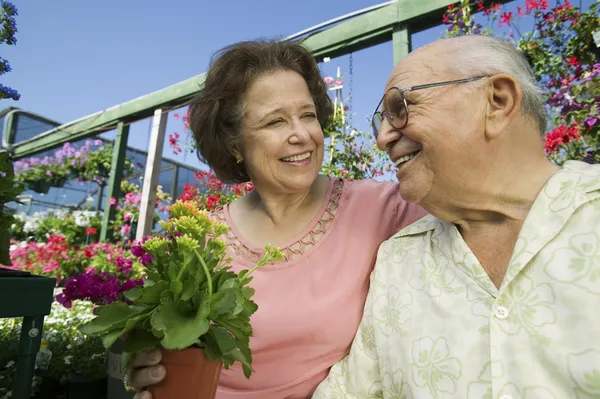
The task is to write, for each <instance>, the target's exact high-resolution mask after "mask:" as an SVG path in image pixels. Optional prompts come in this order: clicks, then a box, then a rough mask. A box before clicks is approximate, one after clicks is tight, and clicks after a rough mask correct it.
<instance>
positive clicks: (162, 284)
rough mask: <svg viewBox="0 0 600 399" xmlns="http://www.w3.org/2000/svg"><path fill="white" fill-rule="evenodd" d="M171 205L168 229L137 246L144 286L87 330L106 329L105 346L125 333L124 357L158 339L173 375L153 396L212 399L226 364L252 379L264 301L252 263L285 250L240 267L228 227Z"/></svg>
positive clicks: (100, 313)
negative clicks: (232, 263)
mask: <svg viewBox="0 0 600 399" xmlns="http://www.w3.org/2000/svg"><path fill="white" fill-rule="evenodd" d="M169 211H170V218H169V219H168V220H167V221H166V222H165V221H161V225H162V227H163V228H164V230H165V236H160V237H151V238H148V239H145V240H144V241H143V242H142V243H140V244H139V245H137V246H135V247H133V248H132V250H131V251H132V253H133V255H135V256H136V257H138V258H139V259H141V262H142V263H143V264H144V265H145V266H146V275H147V279H146V280H145V281H144V284H143V286H142V287H136V288H134V289H131V290H129V291H126V292H125V293H124V295H125V297H126V298H127V300H125V301H116V302H113V303H111V304H108V305H104V306H100V307H98V309H97V317H96V318H95V319H94V320H92V321H90V322H89V323H87V324H85V325H83V326H82V327H81V331H82V332H83V333H85V334H89V335H97V336H100V337H101V338H102V341H103V344H104V346H105V347H106V348H109V347H110V346H111V345H112V344H113V343H114V342H115V341H116V340H117V339H119V338H120V337H121V338H123V340H124V353H123V356H122V358H121V360H122V363H123V364H127V362H128V360H129V358H130V356H131V354H134V353H137V352H140V351H142V350H145V349H149V348H152V347H156V346H160V347H161V349H162V351H163V364H164V365H165V367H166V368H167V377H166V378H165V380H164V381H163V382H162V383H161V384H159V385H158V386H156V387H155V388H153V397H154V398H155V399H160V398H212V397H214V394H215V392H216V386H217V383H218V379H219V375H220V370H221V368H222V367H225V368H229V367H230V366H231V365H232V364H233V363H234V362H236V361H237V362H239V363H241V364H242V366H243V371H244V374H245V375H246V377H247V378H250V375H251V374H252V357H251V350H250V347H249V338H250V336H251V335H252V326H251V325H250V316H252V314H254V312H255V311H256V310H257V308H258V306H257V305H256V304H255V303H254V302H253V301H252V299H251V298H252V296H253V295H254V290H253V289H252V288H251V287H249V286H248V284H249V283H250V281H251V280H252V277H251V274H252V272H253V271H254V270H256V269H257V268H259V267H261V266H264V265H265V264H267V263H270V262H272V261H274V260H278V259H282V258H283V254H282V253H281V251H279V250H278V249H277V248H274V247H272V246H267V247H266V250H265V254H264V256H263V257H262V258H261V260H260V261H259V262H258V263H257V264H256V266H255V267H254V268H252V269H249V270H242V271H241V272H240V273H239V274H238V273H234V272H232V271H231V270H230V267H229V266H228V261H229V259H228V258H226V246H225V243H224V242H223V241H222V240H220V239H219V237H220V236H221V235H223V234H224V233H226V232H227V226H225V225H222V224H219V223H216V222H214V221H212V220H211V219H210V218H209V216H208V213H207V212H206V211H201V210H199V209H198V206H197V205H196V204H195V203H194V202H183V201H177V202H176V203H175V204H173V205H172V206H170V207H169Z"/></svg>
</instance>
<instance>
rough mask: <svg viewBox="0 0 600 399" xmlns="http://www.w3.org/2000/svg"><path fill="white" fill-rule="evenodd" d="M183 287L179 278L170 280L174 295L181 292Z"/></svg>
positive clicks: (176, 295)
mask: <svg viewBox="0 0 600 399" xmlns="http://www.w3.org/2000/svg"><path fill="white" fill-rule="evenodd" d="M182 289H183V284H181V281H179V280H173V281H171V292H173V295H174V296H175V297H178V296H179V294H181V290H182Z"/></svg>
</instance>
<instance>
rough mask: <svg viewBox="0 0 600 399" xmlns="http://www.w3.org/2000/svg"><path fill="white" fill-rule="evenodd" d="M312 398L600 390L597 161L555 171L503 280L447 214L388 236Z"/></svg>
mask: <svg viewBox="0 0 600 399" xmlns="http://www.w3.org/2000/svg"><path fill="white" fill-rule="evenodd" d="M313 398H319V399H320V398H340V399H342V398H343V399H348V398H360V399H366V398H406V399H410V398H476V399H481V398H490V399H491V398H494V399H496V398H499V399H511V398H512V399H517V398H522V399H534V398H535V399H538V398H540V399H547V398H548V399H549V398H554V399H566V398H600V165H588V164H585V163H583V162H579V161H569V162H567V163H565V165H564V166H563V168H561V169H560V170H559V171H558V172H557V173H556V174H555V175H554V176H552V178H551V179H549V181H548V182H547V184H546V185H545V186H544V188H543V190H542V191H541V192H540V194H539V195H538V197H537V199H536V201H535V203H534V205H533V207H532V208H531V211H530V213H529V215H528V217H527V219H526V221H525V223H524V225H523V228H522V230H521V233H520V235H519V238H518V240H517V243H516V246H515V250H514V253H513V254H512V257H511V259H510V263H509V266H508V270H507V273H506V276H505V278H504V281H503V282H502V285H501V287H500V289H497V288H496V287H495V286H494V284H492V281H491V280H490V278H489V277H488V275H487V274H486V272H485V271H484V269H483V267H482V266H481V264H480V263H479V261H478V260H477V258H476V257H475V256H474V255H473V253H472V252H471V251H470V250H469V248H468V247H467V245H466V243H465V242H464V240H463V239H462V237H461V235H460V234H459V233H458V230H457V229H456V227H455V226H454V225H453V224H451V223H447V222H444V221H442V220H439V219H436V218H434V217H433V216H427V217H425V218H423V219H421V220H420V221H418V222H416V223H414V224H412V225H410V226H408V227H407V228H405V229H403V230H402V231H400V232H399V233H397V234H396V235H395V236H393V237H392V238H390V239H389V240H387V241H386V242H384V243H383V244H382V245H381V247H380V249H379V253H378V256H377V264H376V266H375V270H374V271H373V274H372V276H371V288H370V291H369V296H368V298H367V302H366V305H365V313H364V316H363V320H362V322H361V325H360V327H359V330H358V332H357V335H356V338H355V340H354V343H353V344H352V348H351V351H350V354H349V355H348V356H347V357H346V358H344V359H343V360H342V361H341V362H339V363H337V364H335V365H334V366H333V367H332V369H331V372H330V374H329V377H328V378H327V379H326V380H325V381H324V382H323V383H322V384H321V385H320V386H319V388H318V389H317V391H316V392H315V394H314V396H313Z"/></svg>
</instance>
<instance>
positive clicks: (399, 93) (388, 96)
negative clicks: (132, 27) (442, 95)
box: [371, 76, 489, 138]
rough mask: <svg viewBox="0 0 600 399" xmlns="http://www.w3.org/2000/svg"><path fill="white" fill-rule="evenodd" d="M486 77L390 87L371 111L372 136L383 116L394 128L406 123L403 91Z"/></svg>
mask: <svg viewBox="0 0 600 399" xmlns="http://www.w3.org/2000/svg"><path fill="white" fill-rule="evenodd" d="M488 77H489V76H477V77H475V78H466V79H457V80H449V81H446V82H438V83H428V84H424V85H418V86H411V87H406V88H404V89H401V88H398V87H392V88H391V89H389V90H388V91H387V92H386V93H385V95H384V96H383V98H382V99H381V101H379V104H377V108H375V112H374V113H373V117H372V118H371V126H372V127H373V136H375V138H377V135H378V134H379V130H380V129H381V125H382V124H383V118H384V117H385V118H386V119H387V121H388V122H389V124H390V125H392V126H393V127H394V128H396V129H402V128H404V127H405V126H406V125H407V124H408V102H407V101H406V97H404V93H405V92H407V91H415V90H421V89H429V88H431V87H438V86H446V85H451V84H456V83H468V82H473V81H475V80H479V79H483V78H488ZM381 104H383V108H384V110H385V111H381V112H379V111H377V110H378V109H379V107H380V106H381Z"/></svg>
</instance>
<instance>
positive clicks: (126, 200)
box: [108, 181, 172, 241]
mask: <svg viewBox="0 0 600 399" xmlns="http://www.w3.org/2000/svg"><path fill="white" fill-rule="evenodd" d="M121 190H122V191H123V192H125V195H124V196H123V197H122V198H121V199H120V200H119V201H117V199H116V198H110V199H109V200H108V205H109V206H114V207H115V217H114V220H113V221H112V222H111V223H112V224H111V227H112V229H113V231H114V233H115V237H119V238H121V239H122V240H124V241H127V240H132V239H133V238H135V234H136V230H137V224H138V221H139V216H140V205H141V202H142V193H141V191H140V187H139V186H138V185H136V184H132V183H128V182H126V181H123V182H122V183H121ZM171 201H172V199H171V196H169V194H167V193H166V192H164V191H163V189H162V186H160V185H159V186H158V187H157V189H156V208H155V209H157V210H158V211H160V212H163V213H164V212H166V210H167V206H168V205H169V204H170V203H171ZM159 219H160V216H159V215H158V214H157V213H156V212H154V223H156V222H158V221H159Z"/></svg>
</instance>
